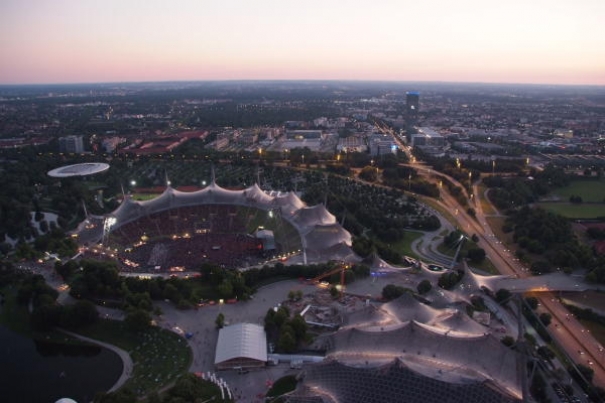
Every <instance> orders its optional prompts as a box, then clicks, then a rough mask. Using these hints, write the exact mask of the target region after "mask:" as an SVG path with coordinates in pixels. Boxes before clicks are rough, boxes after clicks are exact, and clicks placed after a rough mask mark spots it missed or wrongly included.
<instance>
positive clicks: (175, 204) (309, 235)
mask: <svg viewBox="0 0 605 403" xmlns="http://www.w3.org/2000/svg"><path fill="white" fill-rule="evenodd" d="M200 205H231V206H243V207H253V208H257V209H260V210H264V211H267V212H271V213H272V214H276V215H279V217H280V218H281V219H284V220H285V221H287V222H288V223H290V224H291V225H292V226H294V228H295V229H296V230H297V231H298V233H299V235H300V237H301V243H302V248H303V250H302V253H303V258H304V262H305V263H306V262H307V260H310V261H322V260H326V259H332V258H333V254H334V253H335V252H336V253H337V255H338V256H339V257H347V256H348V257H355V258H356V256H354V254H353V252H352V250H351V249H350V247H351V244H352V238H351V234H350V233H349V232H348V231H346V230H345V229H344V228H343V227H342V226H341V225H340V224H339V223H338V222H337V220H336V217H334V215H332V214H331V213H330V212H329V211H328V210H327V209H326V208H325V206H323V205H321V204H320V205H316V206H310V207H309V206H307V205H306V204H305V203H304V202H303V201H302V200H301V199H300V198H299V197H298V196H297V195H296V194H295V193H293V192H288V193H276V192H272V193H271V194H268V193H265V192H264V191H263V190H261V189H260V188H259V187H258V185H256V184H254V185H252V186H250V187H248V188H246V189H241V190H229V189H224V188H222V187H220V186H219V185H217V184H216V183H215V182H212V183H211V184H210V185H208V186H206V187H205V188H203V189H200V190H198V191H195V192H181V191H178V190H176V189H174V188H172V187H170V186H168V187H167V188H166V190H164V192H163V193H162V194H161V195H159V196H158V197H156V198H154V199H151V200H145V201H135V200H132V198H130V197H128V196H125V198H124V201H123V202H122V204H120V206H119V207H118V208H117V209H116V210H114V211H113V212H112V213H110V214H107V215H106V216H104V217H89V218H88V219H87V221H91V220H94V221H96V225H80V226H79V228H78V230H77V231H76V234H77V235H78V237H79V239H82V240H86V242H87V243H98V242H102V241H103V239H104V237H105V236H106V235H107V234H108V233H110V232H111V231H114V230H117V229H119V228H120V227H121V226H123V225H125V224H128V223H130V222H134V221H136V220H138V219H140V218H143V217H148V216H151V215H153V214H157V213H161V212H165V211H169V210H172V209H176V208H181V207H194V206H200ZM107 223H110V224H109V225H107ZM307 256H309V259H307Z"/></svg>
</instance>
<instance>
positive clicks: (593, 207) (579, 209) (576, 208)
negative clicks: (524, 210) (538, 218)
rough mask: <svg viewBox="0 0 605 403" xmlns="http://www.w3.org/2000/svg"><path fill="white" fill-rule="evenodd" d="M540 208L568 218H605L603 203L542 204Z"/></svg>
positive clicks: (604, 205)
mask: <svg viewBox="0 0 605 403" xmlns="http://www.w3.org/2000/svg"><path fill="white" fill-rule="evenodd" d="M537 205H538V206H540V207H542V208H543V209H544V210H547V211H551V212H553V213H556V214H559V215H561V216H563V217H567V218H584V219H588V218H597V217H605V204H603V203H575V204H574V203H567V202H563V203H558V202H553V203H550V202H541V203H537Z"/></svg>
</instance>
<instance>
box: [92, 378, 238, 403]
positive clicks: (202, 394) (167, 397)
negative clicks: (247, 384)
mask: <svg viewBox="0 0 605 403" xmlns="http://www.w3.org/2000/svg"><path fill="white" fill-rule="evenodd" d="M137 400H138V397H137V395H136V393H135V392H133V391H132V390H130V389H128V388H120V389H119V390H117V391H115V392H111V393H104V392H100V393H98V394H97V395H96V396H95V398H94V403H132V402H136V401H137ZM146 401H147V402H148V403H183V402H193V403H195V402H208V401H212V402H213V403H214V402H216V403H232V402H233V401H234V400H233V399H229V398H228V396H225V398H222V397H221V391H220V389H219V387H218V386H217V385H216V384H214V383H212V382H210V381H206V380H204V379H202V378H200V377H198V376H196V375H195V374H192V373H187V374H184V375H181V377H180V378H179V379H177V381H176V383H175V384H174V385H173V386H172V387H170V388H169V389H168V390H167V391H165V392H164V393H162V395H161V396H160V395H158V393H157V392H153V393H151V394H150V395H149V396H148V397H147V399H146Z"/></svg>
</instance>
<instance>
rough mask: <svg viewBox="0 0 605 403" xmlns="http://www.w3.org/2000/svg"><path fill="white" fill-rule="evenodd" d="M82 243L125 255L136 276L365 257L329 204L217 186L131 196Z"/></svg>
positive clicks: (99, 219) (91, 224)
mask: <svg viewBox="0 0 605 403" xmlns="http://www.w3.org/2000/svg"><path fill="white" fill-rule="evenodd" d="M74 237H76V238H77V239H78V242H79V243H80V244H81V245H82V246H86V247H95V246H102V247H103V250H104V251H107V252H108V253H111V254H117V257H118V259H119V260H120V261H121V262H122V263H124V267H125V268H131V269H132V270H133V271H139V270H141V271H148V270H150V269H157V270H171V271H183V270H189V269H193V268H195V267H198V266H199V265H200V264H202V263H206V262H208V263H215V264H219V265H223V266H225V267H230V268H237V267H249V266H253V265H255V264H259V263H261V262H263V261H266V260H267V259H281V260H286V259H289V260H290V261H289V263H293V262H300V263H304V264H306V263H313V262H322V261H326V260H330V259H338V260H344V261H352V260H356V259H357V256H356V255H355V254H354V253H353V252H352V250H351V248H350V247H351V234H350V233H349V232H348V231H346V230H345V229H344V228H343V227H342V226H341V225H340V224H339V223H338V222H337V220H336V218H335V217H334V215H332V214H331V213H330V212H329V211H328V210H327V209H326V208H325V206H323V205H321V204H320V205H315V206H307V205H306V204H305V203H304V202H303V201H302V200H301V199H300V198H299V197H298V196H297V195H296V194H295V193H293V192H286V193H282V192H275V191H272V192H270V193H267V192H264V191H263V190H261V189H260V187H259V186H258V185H256V184H255V185H252V186H250V187H248V188H245V189H241V190H231V189H225V188H222V187H220V186H219V185H217V184H216V182H215V181H212V183H211V184H210V185H208V186H206V187H205V188H203V189H200V190H198V191H194V192H182V191H179V190H176V189H174V188H172V187H171V186H167V187H166V189H165V190H164V192H163V193H162V194H160V195H159V196H157V197H155V198H153V199H150V200H145V201H135V200H133V199H132V198H131V197H130V196H128V195H125V196H124V200H123V202H122V203H121V204H120V206H119V207H118V208H117V209H116V210H114V211H113V212H111V213H109V214H107V215H104V216H89V217H88V218H87V219H86V220H85V221H84V222H82V223H81V224H80V225H79V227H78V229H77V230H76V231H75V232H74Z"/></svg>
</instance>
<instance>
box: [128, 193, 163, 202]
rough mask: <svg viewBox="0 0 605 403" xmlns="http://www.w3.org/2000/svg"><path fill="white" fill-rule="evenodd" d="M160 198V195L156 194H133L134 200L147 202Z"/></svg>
mask: <svg viewBox="0 0 605 403" xmlns="http://www.w3.org/2000/svg"><path fill="white" fill-rule="evenodd" d="M158 196H159V194H155V193H133V194H132V200H135V201H145V200H151V199H155V198H156V197H158Z"/></svg>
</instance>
